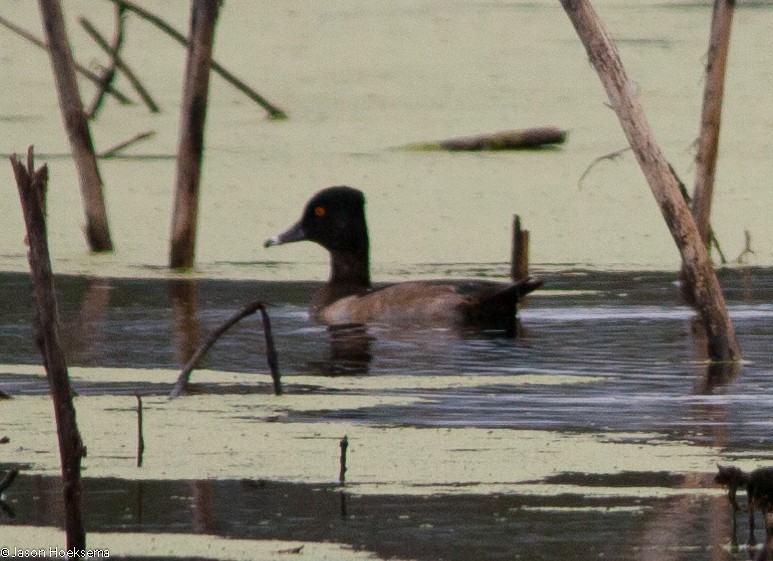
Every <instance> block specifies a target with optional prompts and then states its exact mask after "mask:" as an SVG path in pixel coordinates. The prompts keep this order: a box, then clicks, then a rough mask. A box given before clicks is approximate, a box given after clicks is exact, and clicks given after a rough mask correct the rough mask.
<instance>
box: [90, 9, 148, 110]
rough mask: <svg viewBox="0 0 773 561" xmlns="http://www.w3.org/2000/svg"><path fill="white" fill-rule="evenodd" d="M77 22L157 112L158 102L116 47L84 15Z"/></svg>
mask: <svg viewBox="0 0 773 561" xmlns="http://www.w3.org/2000/svg"><path fill="white" fill-rule="evenodd" d="M121 7H122V6H119V8H121ZM78 22H79V23H80V24H81V26H82V27H83V29H85V30H86V33H88V34H89V36H91V38H92V39H94V42H95V43H96V44H97V45H98V46H99V48H101V49H102V50H103V51H105V52H106V53H107V54H108V55H110V57H111V58H112V59H113V65H114V66H115V68H117V69H118V70H120V71H121V72H123V74H124V76H126V79H127V80H129V83H130V84H131V85H132V87H133V88H134V90H135V91H136V92H137V94H138V95H139V96H140V98H142V101H143V103H145V105H146V106H147V107H148V109H149V110H150V112H151V113H158V112H159V108H158V104H157V103H156V102H155V100H154V99H153V97H152V96H151V95H150V92H148V90H147V89H146V88H145V86H143V85H142V82H140V79H139V78H137V75H136V74H135V73H134V72H133V71H132V69H131V68H130V67H129V65H128V64H126V61H124V60H123V58H122V57H121V55H120V54H119V52H118V48H117V47H111V46H110V45H109V44H108V42H107V41H106V40H105V38H104V37H102V35H101V34H100V33H99V31H97V29H96V28H95V27H94V25H93V24H92V23H91V22H90V21H89V20H88V19H86V18H85V17H81V18H78Z"/></svg>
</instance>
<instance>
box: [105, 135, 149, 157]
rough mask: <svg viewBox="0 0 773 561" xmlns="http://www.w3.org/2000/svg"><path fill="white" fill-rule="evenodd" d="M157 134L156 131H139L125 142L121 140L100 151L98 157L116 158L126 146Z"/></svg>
mask: <svg viewBox="0 0 773 561" xmlns="http://www.w3.org/2000/svg"><path fill="white" fill-rule="evenodd" d="M155 134H156V131H145V132H140V133H137V134H135V135H134V136H133V137H131V138H130V139H128V140H124V141H123V142H119V143H118V144H116V145H115V146H113V147H111V148H108V149H107V150H105V151H104V152H100V153H99V154H97V158H104V159H108V158H115V157H116V156H117V155H118V154H119V152H121V151H122V150H123V149H124V148H128V147H129V146H131V145H132V144H136V143H137V142H140V141H141V140H145V139H146V138H150V137H152V136H153V135H155Z"/></svg>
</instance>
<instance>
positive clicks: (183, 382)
mask: <svg viewBox="0 0 773 561" xmlns="http://www.w3.org/2000/svg"><path fill="white" fill-rule="evenodd" d="M258 310H260V315H261V318H262V319H263V335H264V337H265V341H266V362H267V363H268V368H269V370H270V371H271V378H272V380H273V382H274V394H275V395H282V382H281V378H280V375H279V361H278V356H277V352H276V346H275V345H274V335H273V333H272V331H271V320H270V319H269V317H268V312H267V311H266V304H265V303H263V302H262V301H261V300H256V301H254V302H250V303H249V304H247V305H245V306H244V307H243V308H242V309H241V310H239V311H238V312H236V313H235V314H234V315H233V316H231V317H230V318H229V319H228V320H227V321H226V322H225V323H223V325H221V326H220V327H218V328H217V329H216V330H215V331H214V332H213V333H212V335H210V336H209V337H208V338H207V340H206V341H204V343H202V345H201V346H200V347H199V348H198V349H196V352H195V353H193V356H192V357H191V358H190V360H188V362H187V363H186V364H185V366H184V367H183V370H182V372H181V373H180V376H179V377H178V378H177V383H175V385H174V388H172V391H171V393H170V394H169V397H170V399H171V398H175V397H179V396H180V395H182V394H183V392H184V391H185V388H186V386H187V384H188V381H189V379H190V377H191V373H192V372H193V370H194V369H195V368H197V367H198V365H199V363H200V362H201V361H202V360H203V359H204V356H206V354H207V352H209V349H210V348H212V345H214V344H215V343H216V342H217V340H218V339H220V337H221V336H222V335H223V334H224V333H225V332H226V331H228V330H229V329H230V328H231V327H233V326H234V325H236V324H237V323H239V322H240V321H241V320H242V319H244V318H245V317H247V316H251V315H252V314H254V313H255V312H257V311H258Z"/></svg>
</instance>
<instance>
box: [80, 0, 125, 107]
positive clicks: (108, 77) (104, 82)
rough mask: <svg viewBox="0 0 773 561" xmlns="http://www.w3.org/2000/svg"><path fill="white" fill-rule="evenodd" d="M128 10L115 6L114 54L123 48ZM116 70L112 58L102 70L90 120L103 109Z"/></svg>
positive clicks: (92, 103)
mask: <svg viewBox="0 0 773 561" xmlns="http://www.w3.org/2000/svg"><path fill="white" fill-rule="evenodd" d="M125 11H126V10H125V9H124V8H122V7H121V6H115V32H114V34H113V43H112V44H111V45H110V49H111V50H112V51H113V52H119V51H120V50H121V47H122V46H123V39H124V25H123V24H124V17H123V16H124V12H125ZM115 74H116V68H115V59H114V58H112V57H111V58H110V65H109V66H108V67H107V68H104V69H103V70H102V77H101V80H100V86H99V88H98V90H97V93H96V95H95V96H94V99H93V100H92V102H91V106H90V107H89V110H88V111H87V112H86V115H87V116H88V118H89V119H93V118H95V117H96V116H97V113H98V112H99V110H100V109H101V107H102V103H103V102H104V100H105V91H106V89H107V87H108V86H110V85H112V83H113V80H114V79H115Z"/></svg>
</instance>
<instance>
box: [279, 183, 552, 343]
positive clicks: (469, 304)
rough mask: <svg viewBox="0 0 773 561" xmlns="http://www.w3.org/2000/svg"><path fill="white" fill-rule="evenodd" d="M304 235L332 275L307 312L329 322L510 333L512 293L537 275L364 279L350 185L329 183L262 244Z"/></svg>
mask: <svg viewBox="0 0 773 561" xmlns="http://www.w3.org/2000/svg"><path fill="white" fill-rule="evenodd" d="M302 240H310V241H313V242H317V243H318V244H320V245H321V246H322V247H324V248H325V249H327V250H328V251H329V252H330V267H331V272H330V279H329V280H328V282H327V284H326V285H325V286H324V287H323V288H322V289H321V290H319V291H318V292H317V294H315V295H314V297H313V299H312V302H311V307H310V313H311V317H312V318H313V319H314V320H316V321H319V322H321V323H324V324H327V325H338V324H351V323H358V324H367V323H381V324H392V325H394V324H399V325H424V326H427V325H439V326H458V327H464V326H471V327H476V328H481V329H503V330H506V331H507V332H510V333H513V332H514V330H515V316H516V313H517V306H518V301H519V299H520V298H521V296H523V295H524V294H527V293H529V292H531V291H532V290H534V289H536V288H539V287H540V286H541V285H542V281H538V280H532V279H529V280H526V281H523V282H519V283H503V282H495V281H484V280H447V281H412V282H402V283H397V284H393V285H389V286H385V287H383V288H373V287H372V286H371V283H370V267H369V256H368V253H369V248H368V227H367V224H366V222H365V197H364V195H363V194H362V192H360V191H358V190H357V189H353V188H352V187H328V188H327V189H323V190H322V191H320V192H319V193H317V194H316V195H314V196H313V197H312V198H311V200H310V201H309V202H308V203H307V204H306V208H305V209H304V211H303V215H302V216H301V219H300V220H299V221H298V222H297V223H296V224H295V225H293V226H291V227H290V228H289V229H288V230H287V231H285V232H283V233H282V234H279V235H276V236H274V237H272V238H270V239H268V240H266V242H265V244H264V246H265V247H269V246H272V245H281V244H285V243H290V242H297V241H302Z"/></svg>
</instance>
